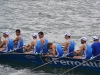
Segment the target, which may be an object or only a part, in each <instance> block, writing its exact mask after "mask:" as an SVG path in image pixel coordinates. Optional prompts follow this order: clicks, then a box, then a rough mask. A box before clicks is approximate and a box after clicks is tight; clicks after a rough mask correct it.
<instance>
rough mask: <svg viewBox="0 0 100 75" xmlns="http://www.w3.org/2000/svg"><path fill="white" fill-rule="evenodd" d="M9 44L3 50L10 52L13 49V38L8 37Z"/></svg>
mask: <svg viewBox="0 0 100 75" xmlns="http://www.w3.org/2000/svg"><path fill="white" fill-rule="evenodd" d="M7 40H8V44H6V47H5V49H4V50H3V51H2V52H9V51H10V50H13V40H12V39H10V38H7Z"/></svg>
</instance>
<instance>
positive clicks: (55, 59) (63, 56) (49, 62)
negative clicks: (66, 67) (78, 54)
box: [33, 52, 74, 70]
mask: <svg viewBox="0 0 100 75" xmlns="http://www.w3.org/2000/svg"><path fill="white" fill-rule="evenodd" d="M71 53H74V52H70V53H69V54H71ZM69 54H66V56H67V55H69ZM64 57H65V56H62V57H60V58H64ZM60 58H58V59H60ZM58 59H55V60H53V61H56V60H58ZM53 61H50V62H48V63H44V64H43V65H40V66H38V67H36V68H34V69H33V70H36V69H38V68H40V67H42V66H45V65H47V64H49V63H51V62H53Z"/></svg>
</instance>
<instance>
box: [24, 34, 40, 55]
mask: <svg viewBox="0 0 100 75" xmlns="http://www.w3.org/2000/svg"><path fill="white" fill-rule="evenodd" d="M32 37H33V40H32V42H31V43H30V44H29V45H28V46H23V48H25V49H26V50H31V49H32V51H29V52H27V53H29V54H36V53H40V51H39V49H38V48H37V43H38V40H37V33H33V34H32Z"/></svg>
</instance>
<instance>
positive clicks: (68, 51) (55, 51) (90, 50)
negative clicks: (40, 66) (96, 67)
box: [0, 29, 100, 60]
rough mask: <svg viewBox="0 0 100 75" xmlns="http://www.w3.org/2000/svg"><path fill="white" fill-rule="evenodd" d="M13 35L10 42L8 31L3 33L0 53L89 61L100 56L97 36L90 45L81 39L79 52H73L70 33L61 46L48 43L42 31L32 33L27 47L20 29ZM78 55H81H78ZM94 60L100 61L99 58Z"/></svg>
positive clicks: (0, 41)
mask: <svg viewBox="0 0 100 75" xmlns="http://www.w3.org/2000/svg"><path fill="white" fill-rule="evenodd" d="M15 33H16V38H15V39H13V40H12V39H11V38H10V36H9V32H8V31H5V32H3V37H4V38H5V39H4V40H1V38H0V51H1V52H9V51H10V50H15V51H14V52H17V53H28V54H36V53H42V54H45V55H47V56H55V57H61V56H64V57H66V56H67V57H72V58H77V59H90V58H91V57H93V56H96V55H98V54H100V42H99V38H98V37H97V36H94V37H93V41H94V42H93V44H92V45H89V44H87V43H86V42H87V38H86V37H82V38H81V39H80V42H81V46H80V47H79V50H75V43H74V41H73V40H71V35H70V33H66V34H65V35H64V36H65V39H66V41H65V42H64V44H62V45H60V44H54V43H50V42H48V39H46V38H45V37H44V33H43V32H42V31H41V32H39V33H38V34H37V33H33V34H32V38H33V40H32V41H31V43H30V44H28V45H27V46H25V45H24V40H23V38H22V37H21V31H20V29H17V30H16V31H15ZM38 37H39V38H38ZM62 46H63V47H62ZM25 51H27V52H25ZM80 53H82V54H81V55H80ZM74 54H76V55H74ZM95 59H96V60H100V56H99V57H97V58H95Z"/></svg>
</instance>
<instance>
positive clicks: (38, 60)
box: [0, 53, 100, 71]
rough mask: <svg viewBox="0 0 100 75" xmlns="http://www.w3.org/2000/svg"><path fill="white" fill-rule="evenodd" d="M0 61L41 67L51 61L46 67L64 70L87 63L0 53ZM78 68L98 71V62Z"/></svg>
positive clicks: (94, 61) (99, 69)
mask: <svg viewBox="0 0 100 75" xmlns="http://www.w3.org/2000/svg"><path fill="white" fill-rule="evenodd" d="M57 59H58V60H57ZM0 60H11V61H16V62H17V61H19V62H24V63H32V64H38V65H42V64H45V63H48V62H50V61H53V62H51V63H49V64H47V65H48V66H52V67H64V68H67V67H71V68H72V67H74V66H77V65H79V64H81V63H83V62H85V61H87V60H82V59H72V58H58V57H47V56H41V55H34V54H17V53H0ZM78 68H82V69H88V70H94V71H100V61H99V60H98V61H96V60H92V61H89V62H87V63H84V64H82V65H80V66H79V67H78Z"/></svg>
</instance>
